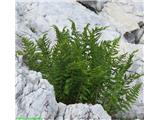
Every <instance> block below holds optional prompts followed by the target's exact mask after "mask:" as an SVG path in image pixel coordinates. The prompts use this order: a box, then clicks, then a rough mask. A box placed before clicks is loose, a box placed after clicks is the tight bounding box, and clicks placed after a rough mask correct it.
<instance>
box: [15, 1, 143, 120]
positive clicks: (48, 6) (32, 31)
mask: <svg viewBox="0 0 160 120" xmlns="http://www.w3.org/2000/svg"><path fill="white" fill-rule="evenodd" d="M17 1H18V2H16V34H17V35H19V36H27V37H29V38H31V39H32V40H33V41H34V40H35V39H37V38H38V37H39V36H40V35H42V34H43V33H47V34H48V37H49V38H50V39H51V40H52V42H53V44H54V43H55V40H56V37H55V33H54V32H53V29H52V25H57V26H58V27H60V28H63V27H64V26H70V22H69V21H68V18H70V19H72V20H73V21H75V23H76V24H77V25H78V29H79V30H80V31H81V30H82V28H83V27H84V25H86V24H87V23H90V24H91V26H96V25H100V26H110V27H109V29H107V30H105V31H104V32H103V35H102V38H101V39H106V40H112V39H114V38H115V37H118V36H119V35H121V36H122V40H121V41H120V50H121V52H122V53H125V52H132V51H133V50H137V49H138V50H139V52H138V53H137V57H136V58H135V62H134V66H133V68H132V69H131V72H140V73H143V41H144V39H143V36H142V38H141V39H140V43H141V44H130V43H128V42H127V39H126V38H125V37H124V36H123V35H124V34H125V33H126V32H129V33H130V32H131V31H134V30H141V29H143V28H142V27H141V26H142V24H140V25H139V24H138V23H139V22H140V21H143V1H142V0H108V2H107V3H104V4H103V5H104V8H103V9H102V11H101V12H100V13H99V14H95V13H94V12H92V11H90V10H89V9H87V8H86V7H84V6H82V5H81V4H79V3H78V2H76V0H68V1H66V0H58V1H56V0H27V1H26V0H17ZM33 1H34V2H33ZM117 15H118V16H117ZM134 37H135V36H134ZM134 37H133V38H134ZM131 41H132V40H131ZM133 41H134V42H135V39H134V40H133ZM16 48H17V49H20V48H21V42H20V41H19V38H18V37H17V38H16ZM18 69H19V68H18ZM25 69H26V70H24V71H28V70H27V68H25ZM20 71H22V70H20ZM24 71H23V72H24ZM32 72H33V71H32ZM32 72H31V73H32ZM17 73H18V72H17ZM28 73H30V71H28ZM19 74H20V73H19ZM36 74H38V73H34V72H33V75H36ZM21 76H22V77H21ZM24 76H26V77H28V75H26V74H24ZM24 76H23V75H20V76H17V81H16V90H17V92H16V96H19V97H16V102H17V105H19V106H18V107H17V115H22V114H24V115H25V116H27V115H31V116H32V115H33V114H34V115H40V114H41V110H39V108H41V107H42V108H44V109H45V105H44V104H43V103H44V102H46V100H45V99H44V97H45V95H46V94H47V95H46V96H47V99H48V100H49V99H50V97H51V96H52V97H54V96H53V95H51V94H53V92H54V91H53V88H52V87H51V86H50V85H49V83H48V82H47V81H46V80H42V78H41V77H40V74H39V78H36V77H35V78H36V79H40V81H41V82H40V83H41V84H42V86H45V85H46V86H47V88H45V89H47V90H44V89H43V87H42V88H41V87H40V85H37V83H36V82H35V85H33V84H32V82H31V81H32V79H31V80H28V79H26V78H24ZM18 79H19V80H18ZM23 79H24V80H23ZM20 80H21V82H20V83H19V82H18V81H20ZM33 81H34V80H33ZM44 81H46V82H45V83H44ZM139 81H143V78H141V79H140V80H139ZM26 83H29V85H28V86H27V87H25V85H26ZM39 87H40V88H39ZM23 88H25V89H24V90H25V91H26V93H30V92H29V91H35V92H34V93H36V92H37V91H38V92H39V93H36V95H33V94H32V93H31V94H29V96H30V98H29V97H27V96H26V97H25V94H26V93H25V91H23ZM27 91H28V92H27ZM41 91H42V92H43V91H46V92H47V91H48V92H47V93H45V92H43V93H41ZM44 93H45V95H44ZM39 97H40V98H41V101H37V102H36V103H34V104H33V105H31V106H33V107H29V106H30V105H29V101H32V100H33V101H34V100H35V99H37V100H39ZM21 98H23V99H21ZM54 99H55V98H51V99H50V101H49V103H50V104H52V103H53V104H55V106H54V107H53V106H48V107H49V108H48V111H47V112H48V113H47V112H42V113H43V116H44V117H46V118H49V117H52V118H54V117H55V118H56V119H57V120H58V119H60V120H63V119H64V114H65V110H66V109H64V108H66V107H65V106H66V105H64V104H62V103H56V101H55V100H54ZM23 100H24V101H23ZM22 101H23V102H22ZM41 103H42V105H41V106H39V108H36V106H37V104H41ZM78 106H79V105H78ZM143 106H144V105H143V88H142V90H141V93H140V96H139V98H138V100H137V102H136V103H135V104H134V105H133V107H132V108H131V110H130V111H128V112H127V113H125V114H123V116H126V117H130V118H135V117H137V118H143ZM73 107H74V106H73ZM88 107H89V106H88ZM34 109H38V110H34ZM44 109H42V111H43V110H44ZM87 109H88V108H87ZM26 111H27V112H26ZM34 111H35V112H34ZM50 113H53V114H52V115H51V114H50ZM57 113H58V114H59V115H57ZM70 114H72V113H70Z"/></svg>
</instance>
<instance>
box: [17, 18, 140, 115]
mask: <svg viewBox="0 0 160 120" xmlns="http://www.w3.org/2000/svg"><path fill="white" fill-rule="evenodd" d="M70 21H71V31H70V30H69V29H67V28H66V27H64V28H63V29H62V30H60V29H59V28H58V27H57V26H53V27H54V30H55V32H56V36H57V40H56V41H57V43H56V44H55V45H52V44H51V41H50V40H49V39H48V38H47V35H46V34H45V35H43V36H42V37H40V38H39V39H38V40H36V42H32V41H31V40H29V39H28V38H26V37H22V43H23V49H22V50H20V51H17V53H18V54H19V55H23V58H24V63H25V64H26V65H27V66H28V67H29V68H30V69H32V70H35V71H39V72H41V73H42V75H43V77H44V78H45V79H47V80H48V81H49V82H50V83H51V84H52V85H54V88H55V93H56V98H57V100H58V101H60V102H64V103H66V104H71V103H77V102H82V103H92V104H95V103H99V104H102V105H103V107H104V109H105V110H106V111H107V112H108V113H109V114H110V115H113V116H114V115H115V114H116V113H118V112H120V111H126V110H129V108H130V107H131V104H132V103H134V102H135V101H136V98H137V97H138V94H139V91H140V88H141V85H142V83H137V84H135V85H132V86H131V84H132V83H133V82H134V81H135V80H136V79H138V78H140V77H141V76H142V75H141V74H138V73H129V72H128V70H129V69H130V67H131V66H132V64H133V57H134V56H135V53H136V51H133V52H132V53H131V54H128V53H125V54H122V55H120V54H119V50H118V47H119V40H120V37H119V38H115V39H114V40H112V41H105V40H103V41H101V42H100V41H99V38H100V37H101V34H102V31H103V30H105V29H106V27H94V28H90V27H89V24H87V25H86V26H85V27H84V29H83V31H82V32H79V31H78V30H77V28H76V25H75V23H74V22H73V21H72V20H70Z"/></svg>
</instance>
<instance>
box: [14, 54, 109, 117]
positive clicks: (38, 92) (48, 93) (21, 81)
mask: <svg viewBox="0 0 160 120" xmlns="http://www.w3.org/2000/svg"><path fill="white" fill-rule="evenodd" d="M15 87H16V117H23V118H26V119H27V118H34V117H40V118H42V119H43V120H111V117H110V116H109V115H108V114H107V112H105V111H104V109H103V107H102V106H101V105H99V104H96V105H88V104H82V103H79V104H73V105H65V104H63V103H57V101H56V99H55V94H54V89H53V86H52V85H50V84H49V83H48V81H47V80H45V79H43V78H42V76H41V73H39V72H36V71H32V70H29V69H28V68H27V67H26V66H24V65H23V62H22V57H17V58H16V85H15Z"/></svg>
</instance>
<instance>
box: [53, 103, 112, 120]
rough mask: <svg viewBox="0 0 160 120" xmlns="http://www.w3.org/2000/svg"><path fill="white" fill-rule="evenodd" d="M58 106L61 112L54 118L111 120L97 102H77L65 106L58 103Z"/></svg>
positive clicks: (60, 119)
mask: <svg viewBox="0 0 160 120" xmlns="http://www.w3.org/2000/svg"><path fill="white" fill-rule="evenodd" d="M59 106H60V110H61V111H62V112H60V113H59V117H58V118H57V119H56V120H63V119H64V120H111V117H110V116H109V115H108V114H107V113H106V112H105V111H104V110H103V107H102V106H101V105H99V104H96V105H88V104H82V103H79V104H72V105H68V106H66V105H64V104H62V103H60V105H59ZM64 108H65V109H64ZM62 116H63V117H62Z"/></svg>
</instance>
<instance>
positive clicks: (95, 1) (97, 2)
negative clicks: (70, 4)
mask: <svg viewBox="0 0 160 120" xmlns="http://www.w3.org/2000/svg"><path fill="white" fill-rule="evenodd" d="M108 1H111V0H77V2H79V3H81V4H82V5H84V6H85V7H87V8H88V9H90V10H91V11H94V12H95V13H97V12H101V11H102V9H103V8H104V4H105V3H107V2H108Z"/></svg>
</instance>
